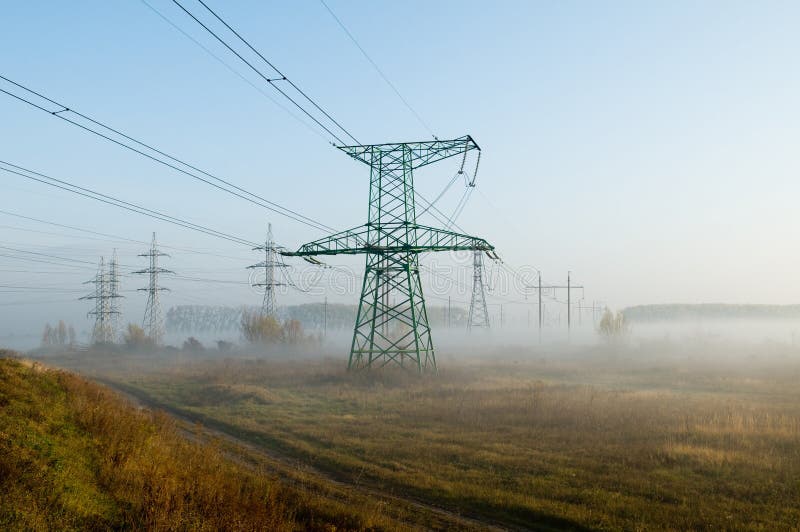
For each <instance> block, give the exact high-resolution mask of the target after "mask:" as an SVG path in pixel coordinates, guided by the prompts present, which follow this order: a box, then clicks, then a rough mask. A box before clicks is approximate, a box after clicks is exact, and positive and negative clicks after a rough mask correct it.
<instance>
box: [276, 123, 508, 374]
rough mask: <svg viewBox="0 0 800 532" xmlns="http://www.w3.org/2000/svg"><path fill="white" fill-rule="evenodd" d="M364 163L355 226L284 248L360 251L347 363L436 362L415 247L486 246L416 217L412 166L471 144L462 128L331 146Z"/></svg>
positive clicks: (312, 252) (421, 366) (422, 366)
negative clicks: (363, 219)
mask: <svg viewBox="0 0 800 532" xmlns="http://www.w3.org/2000/svg"><path fill="white" fill-rule="evenodd" d="M337 147H338V148H339V149H340V150H342V151H343V152H345V153H346V154H347V155H349V156H350V157H352V158H353V159H355V160H357V161H359V162H361V163H364V164H365V165H367V166H368V167H369V169H370V179H369V216H368V219H367V223H366V224H365V225H362V226H360V227H356V228H354V229H350V230H347V231H343V232H341V233H337V234H334V235H330V236H327V237H325V238H322V239H320V240H316V241H314V242H310V243H308V244H305V245H303V246H302V247H300V249H299V250H297V251H295V252H292V253H284V254H285V255H294V256H300V257H306V258H308V259H311V260H312V261H316V262H317V263H318V262H319V261H317V259H312V257H314V256H319V255H339V254H348V255H355V254H363V255H366V271H365V273H364V282H363V285H362V288H361V299H360V301H359V304H358V314H357V316H356V324H355V328H354V330H353V341H352V343H351V347H350V362H349V364H348V367H349V368H350V369H361V368H380V367H383V366H386V365H390V364H397V365H400V366H404V367H410V368H414V369H416V370H418V371H420V372H421V371H423V370H426V369H428V370H433V371H435V370H436V357H435V355H434V350H433V340H432V339H431V330H430V325H429V324H428V311H427V309H426V308H425V298H424V297H423V295H422V281H421V280H420V275H419V254H420V253H427V252H435V251H458V250H483V251H487V252H491V251H492V250H494V247H493V246H492V245H491V244H489V243H488V242H486V241H485V240H483V239H482V238H478V237H475V236H470V235H465V234H460V233H454V232H452V231H448V230H446V229H439V228H435V227H429V226H424V225H420V224H418V223H417V210H416V197H415V195H414V178H413V173H414V170H416V169H418V168H421V167H423V166H427V165H429V164H433V163H437V162H439V161H442V160H444V159H448V158H450V157H454V156H460V155H463V154H464V153H465V152H467V151H470V150H478V149H479V148H478V145H477V144H475V141H474V140H472V137H470V136H469V135H467V136H464V137H460V138H457V139H453V140H438V139H437V140H434V141H425V142H408V143H398V144H394V143H391V144H373V145H358V146H337Z"/></svg>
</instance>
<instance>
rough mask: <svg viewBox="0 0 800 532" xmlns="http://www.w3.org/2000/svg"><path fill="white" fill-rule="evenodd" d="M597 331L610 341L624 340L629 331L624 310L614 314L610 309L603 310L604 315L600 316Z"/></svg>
mask: <svg viewBox="0 0 800 532" xmlns="http://www.w3.org/2000/svg"><path fill="white" fill-rule="evenodd" d="M597 332H598V333H600V335H601V336H603V337H604V338H605V339H606V340H608V341H613V342H618V341H621V340H623V339H624V338H625V337H626V336H627V334H628V332H629V329H628V323H627V322H626V321H625V314H623V313H622V312H617V313H616V314H614V313H613V312H611V311H610V310H609V309H606V310H605V312H603V317H602V318H600V324H599V325H598V327H597Z"/></svg>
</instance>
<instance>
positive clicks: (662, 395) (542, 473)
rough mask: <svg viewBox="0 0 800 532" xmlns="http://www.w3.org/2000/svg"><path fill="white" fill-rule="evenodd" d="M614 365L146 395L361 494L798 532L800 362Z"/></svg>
mask: <svg viewBox="0 0 800 532" xmlns="http://www.w3.org/2000/svg"><path fill="white" fill-rule="evenodd" d="M638 356H639V354H637V353H633V354H631V358H624V359H621V358H619V357H617V356H614V357H608V356H606V355H604V354H602V353H601V354H599V355H598V356H597V357H595V358H594V359H592V358H586V357H584V358H581V359H580V360H573V361H571V362H563V361H557V360H554V359H553V358H550V359H548V358H547V357H539V358H537V360H536V361H530V360H528V361H518V362H513V361H508V360H507V361H493V362H491V363H488V362H480V361H473V362H472V363H464V364H460V365H458V366H452V365H451V366H449V367H447V369H445V370H443V371H442V374H441V375H440V376H439V377H435V378H433V377H431V378H421V379H420V378H418V377H415V376H411V375H406V374H396V373H392V372H388V373H383V374H379V375H372V376H364V375H348V374H346V373H345V372H344V371H343V370H342V367H341V363H340V362H303V363H295V364H292V363H278V362H268V361H242V360H239V361H232V360H229V361H221V362H218V363H213V362H206V363H202V364H194V365H187V366H182V367H180V368H176V369H173V370H172V371H168V372H167V373H166V375H162V376H160V377H154V376H152V375H151V376H147V377H139V378H138V379H135V380H133V381H131V382H130V384H132V385H133V386H135V387H137V388H138V389H140V390H144V391H145V392H146V393H147V394H149V395H150V396H151V397H154V398H157V399H158V400H159V401H163V402H164V403H166V404H170V405H174V406H175V407H176V408H178V409H181V410H182V411H185V412H190V413H192V414H193V415H195V416H199V417H201V418H202V419H203V420H204V422H205V423H207V424H209V425H214V426H217V427H219V428H222V429H224V430H226V431H228V432H232V433H236V434H238V435H239V436H240V437H243V438H246V439H249V440H251V441H254V442H258V443H259V444H260V445H264V446H267V447H271V448H274V449H278V450H280V451H282V452H284V453H287V454H290V455H292V456H296V457H298V458H300V459H302V460H303V461H306V462H309V463H312V464H314V465H316V466H317V467H320V468H322V469H325V470H327V471H331V472H334V473H336V474H338V475H340V476H341V477H342V478H346V479H347V480H348V481H350V482H352V483H359V484H364V485H370V486H377V487H380V488H382V489H384V490H386V491H387V492H394V493H403V494H406V495H409V496H414V497H417V498H420V499H425V500H428V501H433V502H435V503H437V504H441V505H443V506H446V507H449V508H452V509H455V510H458V511H461V512H464V513H466V514H470V515H478V516H483V517H485V518H487V519H491V520H494V521H500V522H503V523H506V524H509V525H517V526H523V527H534V528H538V527H554V528H565V527H566V528H570V527H571V528H592V529H626V530H649V529H668V530H689V529H695V530H699V529H713V530H793V529H797V528H798V523H800V505H799V504H798V501H800V481H799V480H798V479H800V389H798V388H797V386H796V383H797V382H798V375H800V371H798V369H799V368H800V365H799V364H798V363H797V362H796V361H795V360H796V359H795V358H785V357H784V358H781V359H779V360H777V361H770V362H768V363H767V362H765V361H763V360H760V361H758V360H757V361H755V362H747V361H746V360H744V361H743V360H739V361H737V362H736V363H733V362H731V363H730V364H714V363H712V362H709V361H707V360H695V361H690V360H688V359H687V358H686V357H683V358H680V359H663V360H659V361H656V362H653V361H642V360H637V359H636V357H638Z"/></svg>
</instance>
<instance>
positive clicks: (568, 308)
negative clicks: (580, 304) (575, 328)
mask: <svg viewBox="0 0 800 532" xmlns="http://www.w3.org/2000/svg"><path fill="white" fill-rule="evenodd" d="M571 274H572V272H570V271H568V272H567V332H570V331H571V326H572V319H571V318H572V314H571V312H572V303H571V299H570V293H571V290H570V283H569V277H570V275H571Z"/></svg>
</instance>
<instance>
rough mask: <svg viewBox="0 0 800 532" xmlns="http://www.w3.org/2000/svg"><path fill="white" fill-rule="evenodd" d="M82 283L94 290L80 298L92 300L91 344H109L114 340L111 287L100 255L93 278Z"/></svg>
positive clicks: (90, 313) (90, 314) (89, 314)
mask: <svg viewBox="0 0 800 532" xmlns="http://www.w3.org/2000/svg"><path fill="white" fill-rule="evenodd" d="M84 284H93V285H94V292H93V293H92V294H90V295H88V296H84V297H82V298H80V299H84V300H92V299H93V300H94V310H92V311H91V312H89V313H88V314H87V315H88V316H94V327H93V328H92V343H93V344H110V343H113V342H114V332H113V325H112V321H113V316H114V312H115V311H114V310H113V308H112V305H111V300H112V296H111V288H110V286H109V274H108V272H107V271H106V269H105V261H104V259H103V257H100V265H99V266H98V268H97V274H96V275H95V276H94V279H92V280H91V281H87V282H86V283H84ZM116 297H119V296H116Z"/></svg>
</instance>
